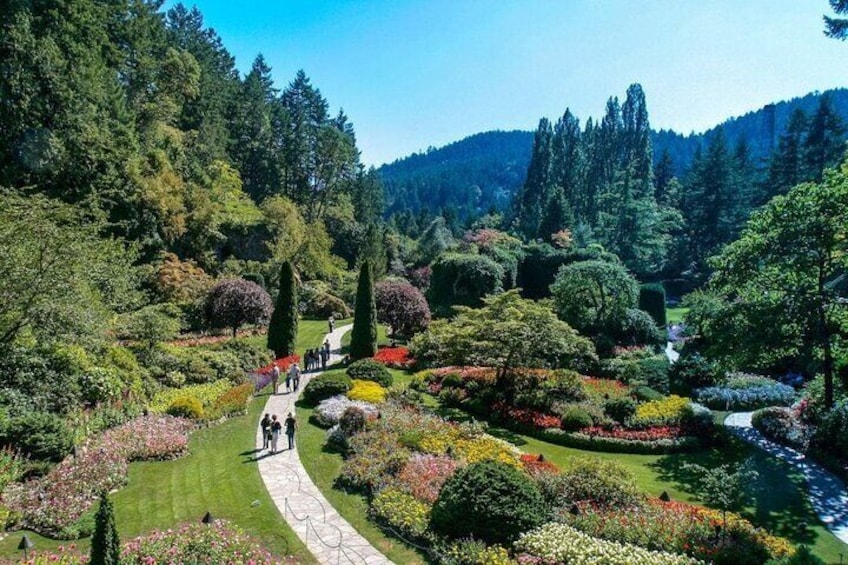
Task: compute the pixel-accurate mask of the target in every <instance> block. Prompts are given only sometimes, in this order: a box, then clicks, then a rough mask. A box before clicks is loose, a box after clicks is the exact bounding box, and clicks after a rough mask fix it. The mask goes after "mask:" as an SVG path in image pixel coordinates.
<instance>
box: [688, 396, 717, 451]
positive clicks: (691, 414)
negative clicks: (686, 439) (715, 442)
mask: <svg viewBox="0 0 848 565" xmlns="http://www.w3.org/2000/svg"><path fill="white" fill-rule="evenodd" d="M680 427H681V429H682V430H683V432H684V433H685V434H686V435H690V436H695V437H697V438H700V439H703V440H708V441H709V440H712V439H713V437H714V436H715V432H716V428H715V421H714V420H713V413H712V411H710V409H709V408H707V407H706V406H702V405H700V404H697V403H695V402H690V403H689V405H688V406H687V407H686V409H685V410H683V415H682V416H681V417H680Z"/></svg>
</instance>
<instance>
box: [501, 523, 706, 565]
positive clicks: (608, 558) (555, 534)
mask: <svg viewBox="0 0 848 565" xmlns="http://www.w3.org/2000/svg"><path fill="white" fill-rule="evenodd" d="M515 547H516V549H517V550H518V551H520V552H524V553H526V554H529V555H531V556H535V557H537V558H538V559H539V561H536V563H594V562H602V563H605V564H608V565H696V564H698V563H700V562H699V561H697V560H695V559H692V558H691V557H686V556H683V555H675V554H673V553H668V552H664V551H649V550H647V549H642V548H640V547H637V546H634V545H630V544H624V543H617V542H612V541H605V540H601V539H598V538H593V537H591V536H588V535H586V534H583V533H581V532H580V531H578V530H576V529H575V528H573V527H571V526H568V525H566V524H558V523H556V522H551V523H548V524H545V525H544V526H541V527H540V528H537V529H535V530H533V531H531V532H529V533H526V534H524V535H523V536H521V538H520V539H519V540H518V542H517V543H516V546H515ZM520 562H522V563H528V564H529V563H534V562H533V561H520Z"/></svg>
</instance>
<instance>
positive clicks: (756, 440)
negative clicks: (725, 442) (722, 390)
mask: <svg viewBox="0 0 848 565" xmlns="http://www.w3.org/2000/svg"><path fill="white" fill-rule="evenodd" d="M752 414H753V412H736V413H734V414H730V415H729V416H728V417H727V418H726V419H725V420H724V425H725V426H727V428H728V429H729V430H730V431H731V432H733V433H734V434H736V435H737V436H739V437H740V438H742V439H743V440H745V441H747V442H748V443H751V444H753V445H755V446H757V447H759V448H760V449H762V450H763V451H765V452H767V453H769V454H770V455H773V456H774V457H777V458H778V459H781V460H783V461H785V462H786V463H787V464H789V465H791V466H792V467H794V468H795V469H797V470H798V471H800V472H801V473H802V474H803V475H804V479H805V480H806V482H807V494H808V496H809V498H810V503H811V504H812V506H813V510H815V512H816V514H817V515H818V517H819V519H820V520H821V521H822V522H824V524H825V526H826V527H827V529H828V530H830V531H831V532H832V533H833V535H835V536H836V537H837V538H839V539H840V540H841V541H842V542H844V543H848V492H846V490H845V485H844V484H843V483H842V481H841V480H839V478H838V477H836V476H835V475H833V474H832V473H830V472H829V471H827V470H826V469H825V468H824V467H822V466H821V465H819V464H817V463H814V462H813V461H809V460H807V458H806V456H805V455H804V454H803V453H801V452H799V451H796V450H794V449H792V448H791V447H786V446H784V445H780V444H778V443H775V442H773V441H770V440H768V439H766V438H765V437H763V435H762V434H761V433H760V432H759V431H758V430H757V429H756V428H754V427H753V426H752V425H751V415H752Z"/></svg>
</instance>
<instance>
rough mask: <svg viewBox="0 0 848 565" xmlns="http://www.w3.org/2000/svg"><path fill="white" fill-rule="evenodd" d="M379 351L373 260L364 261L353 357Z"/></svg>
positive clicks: (353, 330)
mask: <svg viewBox="0 0 848 565" xmlns="http://www.w3.org/2000/svg"><path fill="white" fill-rule="evenodd" d="M376 353H377V306H376V304H375V302H374V279H373V274H372V272H371V261H369V260H368V259H366V260H365V261H363V262H362V267H360V270H359V284H358V285H357V287H356V304H355V305H354V312H353V329H352V330H351V336H350V357H351V359H364V358H366V357H374V354H376Z"/></svg>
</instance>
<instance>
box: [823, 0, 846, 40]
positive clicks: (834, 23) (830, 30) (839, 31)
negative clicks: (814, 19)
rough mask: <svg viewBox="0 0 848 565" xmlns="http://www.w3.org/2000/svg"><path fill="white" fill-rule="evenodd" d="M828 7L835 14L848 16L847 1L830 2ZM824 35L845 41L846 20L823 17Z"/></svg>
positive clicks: (836, 0) (833, 0) (831, 0)
mask: <svg viewBox="0 0 848 565" xmlns="http://www.w3.org/2000/svg"><path fill="white" fill-rule="evenodd" d="M830 7H831V8H832V9H833V11H834V12H836V13H837V14H840V15H845V14H848V0H830ZM824 34H825V35H826V36H828V37H832V38H833V39H839V40H842V41H845V40H846V39H848V19H846V18H832V17H830V16H824Z"/></svg>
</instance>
